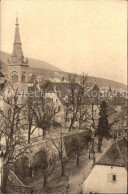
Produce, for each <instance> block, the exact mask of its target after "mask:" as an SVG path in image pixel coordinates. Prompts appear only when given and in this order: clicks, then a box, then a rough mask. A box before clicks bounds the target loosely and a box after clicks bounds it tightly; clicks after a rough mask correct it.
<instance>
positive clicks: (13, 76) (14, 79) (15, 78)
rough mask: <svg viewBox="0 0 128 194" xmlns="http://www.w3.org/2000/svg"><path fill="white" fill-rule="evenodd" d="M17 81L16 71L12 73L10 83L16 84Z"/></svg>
mask: <svg viewBox="0 0 128 194" xmlns="http://www.w3.org/2000/svg"><path fill="white" fill-rule="evenodd" d="M17 81H18V74H17V72H16V71H13V72H12V82H17Z"/></svg>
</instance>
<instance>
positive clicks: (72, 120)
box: [68, 118, 74, 132]
mask: <svg viewBox="0 0 128 194" xmlns="http://www.w3.org/2000/svg"><path fill="white" fill-rule="evenodd" d="M73 124H74V119H73V118H72V119H71V123H70V126H69V130H68V132H70V131H71V130H72V127H73Z"/></svg>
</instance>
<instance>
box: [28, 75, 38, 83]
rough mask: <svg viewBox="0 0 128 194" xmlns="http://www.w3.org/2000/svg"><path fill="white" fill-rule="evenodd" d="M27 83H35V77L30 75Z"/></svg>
mask: <svg viewBox="0 0 128 194" xmlns="http://www.w3.org/2000/svg"><path fill="white" fill-rule="evenodd" d="M29 83H37V80H36V77H35V75H32V76H31V77H30V79H29Z"/></svg>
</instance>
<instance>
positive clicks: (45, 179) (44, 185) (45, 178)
mask: <svg viewBox="0 0 128 194" xmlns="http://www.w3.org/2000/svg"><path fill="white" fill-rule="evenodd" d="M46 184H47V177H46V176H45V175H44V183H43V188H44V189H45V188H46Z"/></svg>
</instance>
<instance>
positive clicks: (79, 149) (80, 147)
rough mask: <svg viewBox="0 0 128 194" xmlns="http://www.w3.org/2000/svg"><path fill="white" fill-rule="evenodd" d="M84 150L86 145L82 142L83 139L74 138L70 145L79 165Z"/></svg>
mask: <svg viewBox="0 0 128 194" xmlns="http://www.w3.org/2000/svg"><path fill="white" fill-rule="evenodd" d="M84 151H85V146H84V144H83V143H82V141H80V140H79V139H77V138H73V139H72V141H71V145H70V154H71V153H73V154H75V157H76V165H77V166H78V165H79V158H80V156H81V155H82V154H83V152H84Z"/></svg>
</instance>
